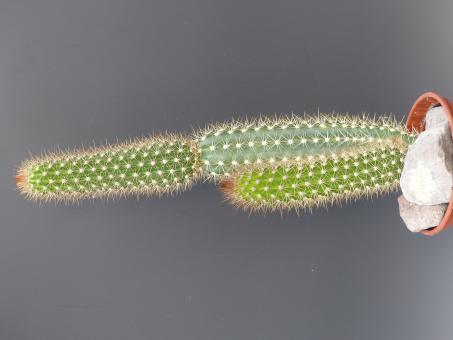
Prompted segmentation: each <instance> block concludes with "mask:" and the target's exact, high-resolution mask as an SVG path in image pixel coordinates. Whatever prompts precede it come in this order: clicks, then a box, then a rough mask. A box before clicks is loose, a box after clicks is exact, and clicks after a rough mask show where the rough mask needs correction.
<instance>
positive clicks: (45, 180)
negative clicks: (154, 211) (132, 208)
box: [16, 135, 199, 201]
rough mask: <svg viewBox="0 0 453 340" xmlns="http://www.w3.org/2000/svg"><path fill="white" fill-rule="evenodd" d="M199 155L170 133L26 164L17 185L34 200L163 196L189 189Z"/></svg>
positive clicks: (197, 164)
mask: <svg viewBox="0 0 453 340" xmlns="http://www.w3.org/2000/svg"><path fill="white" fill-rule="evenodd" d="M198 170H199V154H198V152H197V149H196V147H195V146H194V145H193V143H192V141H191V140H190V139H187V138H185V137H180V136H174V135H167V136H162V137H154V138H145V139H141V140H136V141H133V142H130V143H124V144H119V145H115V146H111V147H110V146H105V147H100V148H92V149H89V150H84V151H75V152H64V153H57V154H50V155H47V156H44V157H41V158H36V159H32V160H29V161H26V162H25V163H24V164H23V165H22V166H21V168H20V169H19V171H18V175H17V176H16V181H17V184H18V186H19V188H20V189H21V191H22V192H23V193H24V194H25V195H26V196H28V197H30V198H32V199H41V200H57V201H58V200H69V201H72V200H78V199H82V198H95V197H114V196H122V195H126V194H135V193H136V194H163V193H173V192H177V191H181V190H183V189H186V188H187V187H189V186H190V185H191V184H192V183H193V181H194V180H195V179H196V178H197V176H198V172H199V171H198Z"/></svg>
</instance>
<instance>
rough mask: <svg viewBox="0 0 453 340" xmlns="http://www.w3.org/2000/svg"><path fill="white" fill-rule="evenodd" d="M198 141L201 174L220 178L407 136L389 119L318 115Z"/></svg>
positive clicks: (264, 122)
mask: <svg viewBox="0 0 453 340" xmlns="http://www.w3.org/2000/svg"><path fill="white" fill-rule="evenodd" d="M197 140H198V146H199V149H200V154H201V161H202V168H203V172H204V173H205V174H206V175H210V176H213V177H221V176H223V175H225V174H227V175H228V174H232V173H235V172H236V171H237V170H238V169H239V168H240V167H242V166H250V165H252V166H255V165H257V166H262V165H265V166H275V165H276V164H279V163H280V164H290V163H294V162H296V163H297V162H300V161H301V160H304V159H307V158H309V157H313V156H316V155H321V154H326V153H329V152H332V151H334V152H337V153H340V152H342V151H346V150H353V149H357V148H362V147H367V146H370V147H371V146H373V145H376V144H380V145H390V146H391V145H395V144H396V143H403V144H407V143H409V142H410V141H411V136H410V134H409V133H408V131H407V130H406V129H405V128H404V127H402V126H401V125H399V124H398V123H396V122H395V121H394V120H392V119H388V118H379V119H372V118H368V117H366V116H363V117H351V116H326V115H321V116H318V117H298V116H293V117H284V118H276V119H261V120H255V121H250V122H233V123H227V124H223V125H218V126H212V127H210V128H208V129H206V130H205V131H203V132H202V133H200V134H199V135H198V138H197Z"/></svg>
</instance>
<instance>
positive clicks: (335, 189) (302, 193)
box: [222, 146, 406, 211]
mask: <svg viewBox="0 0 453 340" xmlns="http://www.w3.org/2000/svg"><path fill="white" fill-rule="evenodd" d="M405 153H406V148H405V147H395V146H393V147H392V146H383V147H379V148H375V149H372V150H368V151H366V150H362V151H359V152H343V153H341V154H338V155H334V156H332V157H327V158H324V157H316V158H315V159H313V161H312V162H309V163H305V164H299V165H297V166H296V165H293V166H288V167H282V166H279V167H275V168H263V169H252V170H246V169H244V170H243V171H242V172H240V173H237V174H235V175H233V176H232V177H230V178H229V179H226V180H225V181H224V182H223V183H222V188H223V189H224V191H225V193H226V195H227V197H228V199H229V200H230V201H232V202H233V203H234V204H235V205H236V206H239V207H242V208H245V209H249V210H263V211H267V210H270V211H272V210H287V209H290V208H296V209H299V208H311V207H313V206H326V205H329V204H332V203H336V202H341V201H347V200H350V199H354V198H358V197H369V196H373V195H378V194H381V193H385V192H389V191H392V190H394V189H396V188H397V187H398V182H399V177H400V174H401V170H402V167H403V161H404V155H405Z"/></svg>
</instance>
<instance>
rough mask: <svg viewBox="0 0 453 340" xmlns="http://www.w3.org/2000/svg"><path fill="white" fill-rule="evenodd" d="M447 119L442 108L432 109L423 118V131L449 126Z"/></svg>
mask: <svg viewBox="0 0 453 340" xmlns="http://www.w3.org/2000/svg"><path fill="white" fill-rule="evenodd" d="M449 124H450V123H449V121H448V117H447V115H446V114H445V111H444V109H443V108H442V106H438V107H433V108H432V109H431V110H429V111H428V112H427V113H426V117H425V130H429V129H431V128H433V127H436V126H445V125H449Z"/></svg>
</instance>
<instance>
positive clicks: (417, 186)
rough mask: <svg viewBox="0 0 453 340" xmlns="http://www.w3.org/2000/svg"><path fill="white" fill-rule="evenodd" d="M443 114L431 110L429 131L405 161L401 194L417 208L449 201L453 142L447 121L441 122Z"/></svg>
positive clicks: (411, 149) (452, 172) (428, 123)
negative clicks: (416, 205) (417, 206)
mask: <svg viewBox="0 0 453 340" xmlns="http://www.w3.org/2000/svg"><path fill="white" fill-rule="evenodd" d="M442 112H443V110H442V111H441V112H440V113H442ZM440 113H439V109H438V108H434V109H432V110H430V112H429V116H428V118H427V120H426V122H427V125H429V129H428V130H425V131H423V132H422V133H421V134H420V135H419V136H418V137H417V139H416V141H415V142H414V143H413V144H412V145H411V146H410V147H409V150H408V152H407V155H406V158H405V160H404V167H403V171H402V173H401V179H400V186H401V190H402V192H403V195H404V197H405V198H406V199H407V200H408V201H409V202H411V203H416V204H418V205H435V204H440V203H447V202H449V201H450V195H451V187H452V182H453V171H452V169H453V142H452V138H451V131H450V126H449V124H448V119H447V120H445V118H444V119H442V116H441V115H440Z"/></svg>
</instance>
